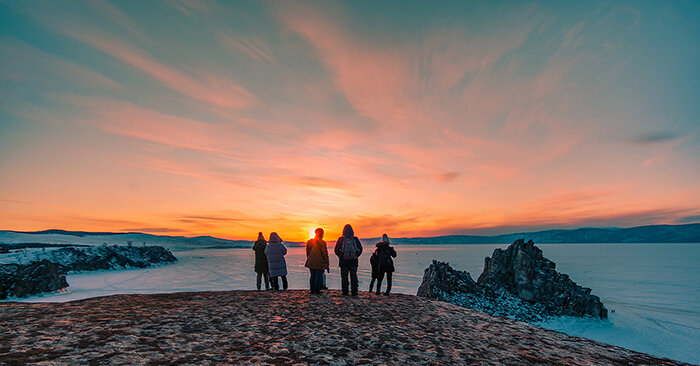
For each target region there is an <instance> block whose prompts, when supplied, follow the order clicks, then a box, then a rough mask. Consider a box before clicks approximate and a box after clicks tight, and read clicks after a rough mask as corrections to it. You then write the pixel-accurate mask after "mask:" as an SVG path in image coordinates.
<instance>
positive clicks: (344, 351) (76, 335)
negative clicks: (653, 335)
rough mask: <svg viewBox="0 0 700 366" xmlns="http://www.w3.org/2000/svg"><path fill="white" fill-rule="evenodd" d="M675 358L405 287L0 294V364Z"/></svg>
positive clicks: (640, 361) (651, 361)
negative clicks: (16, 297)
mask: <svg viewBox="0 0 700 366" xmlns="http://www.w3.org/2000/svg"><path fill="white" fill-rule="evenodd" d="M24 363H43V364H95V365H97V364H106V363H110V364H129V365H132V364H133V365H139V364H140V365H158V364H173V363H177V364H197V365H201V364H242V363H257V364H275V365H283V364H284V365H286V364H295V363H298V364H332V365H346V364H352V365H359V364H427V365H444V364H465V363H466V364H469V363H476V364H486V365H490V364H493V365H496V364H498V365H501V364H513V365H527V364H567V365H591V364H595V365H605V364H608V365H630V364H634V365H679V364H681V363H678V362H675V361H671V360H668V359H663V358H657V357H653V356H650V355H647V354H642V353H638V352H634V351H630V350H627V349H624V348H620V347H614V346H610V345H606V344H603V343H599V342H594V341H591V340H587V339H583V338H578V337H572V336H567V335H565V334H562V333H558V332H554V331H550V330H545V329H542V328H539V327H536V326H533V325H530V324H527V323H523V322H516V321H513V320H510V319H507V318H502V317H493V316H490V315H488V314H485V313H482V312H478V311H475V310H471V309H466V308H462V307H459V306H456V305H452V304H448V303H444V302H439V301H434V300H428V299H424V298H419V297H415V296H409V295H392V296H390V297H386V296H377V295H373V294H369V293H361V294H360V296H359V297H357V298H352V297H345V296H341V295H340V294H339V293H338V292H337V291H331V292H326V293H323V294H321V295H313V296H312V295H309V294H308V292H307V291H301V290H292V291H283V292H271V291H264V292H256V291H229V292H192V293H175V294H159V295H115V296H108V297H101V298H92V299H87V300H81V301H75V302H69V303H51V304H46V303H36V304H27V303H2V304H0V364H7V365H12V364H24Z"/></svg>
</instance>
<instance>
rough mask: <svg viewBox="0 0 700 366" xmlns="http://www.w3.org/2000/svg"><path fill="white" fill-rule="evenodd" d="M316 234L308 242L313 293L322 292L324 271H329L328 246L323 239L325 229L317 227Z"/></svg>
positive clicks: (310, 281)
mask: <svg viewBox="0 0 700 366" xmlns="http://www.w3.org/2000/svg"><path fill="white" fill-rule="evenodd" d="M314 233H315V234H316V235H315V236H314V237H313V238H312V239H309V241H307V242H306V264H305V266H306V267H307V268H308V269H309V271H310V272H311V278H310V280H309V287H310V290H311V293H312V294H319V293H321V287H323V271H324V270H326V271H329V270H330V265H329V260H328V248H327V247H326V242H325V241H324V240H323V229H321V228H317V229H316V230H315V231H314Z"/></svg>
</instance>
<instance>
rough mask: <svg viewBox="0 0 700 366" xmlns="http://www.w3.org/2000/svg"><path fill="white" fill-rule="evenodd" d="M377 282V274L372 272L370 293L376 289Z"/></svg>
mask: <svg viewBox="0 0 700 366" xmlns="http://www.w3.org/2000/svg"><path fill="white" fill-rule="evenodd" d="M375 282H377V273H376V272H374V271H372V280H371V281H369V292H372V288H374V283H375Z"/></svg>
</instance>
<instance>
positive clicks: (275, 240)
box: [270, 232, 282, 243]
mask: <svg viewBox="0 0 700 366" xmlns="http://www.w3.org/2000/svg"><path fill="white" fill-rule="evenodd" d="M281 242H282V238H280V236H279V235H277V233H275V232H273V233H270V243H281Z"/></svg>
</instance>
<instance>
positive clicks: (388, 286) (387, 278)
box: [385, 272, 393, 295]
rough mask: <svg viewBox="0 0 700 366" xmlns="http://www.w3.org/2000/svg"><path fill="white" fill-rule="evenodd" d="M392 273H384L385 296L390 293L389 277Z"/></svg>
mask: <svg viewBox="0 0 700 366" xmlns="http://www.w3.org/2000/svg"><path fill="white" fill-rule="evenodd" d="M392 274H393V272H387V273H386V292H385V294H387V295H389V293H390V292H391V282H392V280H391V277H392Z"/></svg>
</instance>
